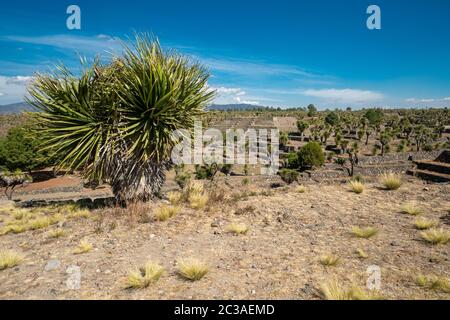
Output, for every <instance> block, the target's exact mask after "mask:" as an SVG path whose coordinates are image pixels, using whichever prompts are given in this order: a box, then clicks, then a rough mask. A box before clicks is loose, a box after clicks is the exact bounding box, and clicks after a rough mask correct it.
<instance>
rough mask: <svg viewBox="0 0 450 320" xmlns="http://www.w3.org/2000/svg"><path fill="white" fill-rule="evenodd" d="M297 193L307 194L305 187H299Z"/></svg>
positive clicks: (296, 189)
mask: <svg viewBox="0 0 450 320" xmlns="http://www.w3.org/2000/svg"><path fill="white" fill-rule="evenodd" d="M295 192H297V193H305V192H306V188H305V186H297V187H296V188H295Z"/></svg>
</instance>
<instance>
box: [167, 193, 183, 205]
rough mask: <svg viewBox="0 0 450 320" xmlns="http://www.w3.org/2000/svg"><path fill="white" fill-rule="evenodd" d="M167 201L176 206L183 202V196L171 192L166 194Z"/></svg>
mask: <svg viewBox="0 0 450 320" xmlns="http://www.w3.org/2000/svg"><path fill="white" fill-rule="evenodd" d="M167 199H168V200H169V202H170V203H171V204H172V205H177V204H179V203H181V202H182V201H183V194H182V193H181V192H177V191H172V192H169V193H167Z"/></svg>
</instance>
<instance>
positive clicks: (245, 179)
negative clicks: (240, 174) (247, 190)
mask: <svg viewBox="0 0 450 320" xmlns="http://www.w3.org/2000/svg"><path fill="white" fill-rule="evenodd" d="M249 183H250V179H249V178H244V179H242V185H243V186H246V185H248V184H249Z"/></svg>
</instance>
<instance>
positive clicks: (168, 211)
mask: <svg viewBox="0 0 450 320" xmlns="http://www.w3.org/2000/svg"><path fill="white" fill-rule="evenodd" d="M179 212H180V208H179V207H173V206H168V205H165V204H163V205H160V206H159V207H157V208H156V209H155V210H154V211H153V215H154V216H155V219H156V220H158V221H166V220H167V219H169V218H172V217H173V216H175V215H177V214H178V213H179Z"/></svg>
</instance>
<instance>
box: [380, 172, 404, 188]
mask: <svg viewBox="0 0 450 320" xmlns="http://www.w3.org/2000/svg"><path fill="white" fill-rule="evenodd" d="M380 183H381V184H382V185H383V186H384V188H385V189H386V190H397V189H398V188H400V186H401V185H402V180H401V178H400V175H398V174H394V173H392V172H390V173H383V174H382V175H381V177H380Z"/></svg>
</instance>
